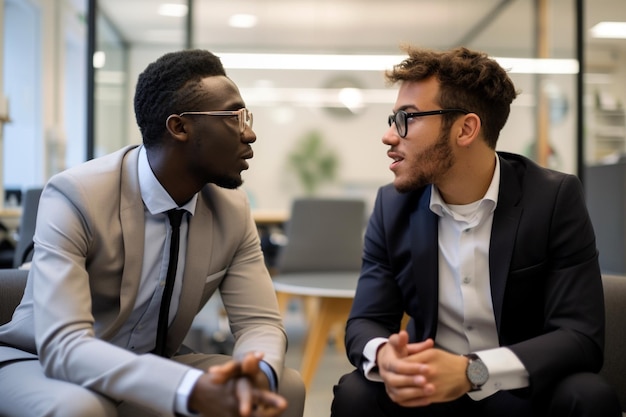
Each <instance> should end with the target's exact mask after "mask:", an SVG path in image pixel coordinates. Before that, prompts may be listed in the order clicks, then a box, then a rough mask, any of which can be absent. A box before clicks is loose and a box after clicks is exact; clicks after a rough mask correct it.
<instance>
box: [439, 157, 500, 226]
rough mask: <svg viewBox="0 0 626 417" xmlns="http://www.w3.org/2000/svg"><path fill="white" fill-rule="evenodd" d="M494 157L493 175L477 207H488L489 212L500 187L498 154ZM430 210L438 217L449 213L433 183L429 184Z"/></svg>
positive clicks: (496, 199) (493, 206) (496, 202)
mask: <svg viewBox="0 0 626 417" xmlns="http://www.w3.org/2000/svg"><path fill="white" fill-rule="evenodd" d="M494 156H495V158H496V167H495V169H494V171H493V176H492V177H491V184H489V188H488V189H487V192H486V193H485V195H484V196H483V198H482V199H480V203H479V207H485V208H487V207H488V211H489V212H493V211H494V210H495V209H496V206H497V205H498V190H499V189H500V158H499V157H498V154H495V153H494ZM429 208H430V211H432V212H433V213H435V214H436V215H438V216H439V217H443V215H444V212H447V213H450V209H449V207H448V205H447V204H446V202H445V201H443V198H442V197H441V194H440V193H439V190H438V189H437V187H436V186H435V185H434V184H433V185H431V193H430V206H429Z"/></svg>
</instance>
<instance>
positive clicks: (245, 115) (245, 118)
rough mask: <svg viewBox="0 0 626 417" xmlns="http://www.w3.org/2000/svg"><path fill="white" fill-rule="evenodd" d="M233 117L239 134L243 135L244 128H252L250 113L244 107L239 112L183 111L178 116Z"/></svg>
mask: <svg viewBox="0 0 626 417" xmlns="http://www.w3.org/2000/svg"><path fill="white" fill-rule="evenodd" d="M196 115H203V116H223V117H228V116H235V117H237V119H238V120H239V132H240V133H243V132H245V130H246V127H249V128H252V112H251V111H250V110H248V109H246V108H245V107H244V108H242V109H239V110H220V111H185V112H182V113H180V114H179V116H181V117H182V116H196Z"/></svg>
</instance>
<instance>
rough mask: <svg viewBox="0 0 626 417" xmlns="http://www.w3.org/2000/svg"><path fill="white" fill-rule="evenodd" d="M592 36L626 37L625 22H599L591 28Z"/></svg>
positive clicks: (607, 37)
mask: <svg viewBox="0 0 626 417" xmlns="http://www.w3.org/2000/svg"><path fill="white" fill-rule="evenodd" d="M591 36H593V37H594V38H606V39H626V22H600V23H598V24H597V25H595V26H594V27H592V28H591Z"/></svg>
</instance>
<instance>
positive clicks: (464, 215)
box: [363, 155, 528, 400]
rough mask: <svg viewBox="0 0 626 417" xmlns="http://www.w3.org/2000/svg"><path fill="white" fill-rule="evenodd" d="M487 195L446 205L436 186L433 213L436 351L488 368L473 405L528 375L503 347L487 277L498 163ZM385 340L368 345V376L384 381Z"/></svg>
mask: <svg viewBox="0 0 626 417" xmlns="http://www.w3.org/2000/svg"><path fill="white" fill-rule="evenodd" d="M494 157H495V158H496V167H495V170H494V175H493V177H492V181H491V184H490V186H489V189H488V190H487V193H486V194H485V196H484V197H483V198H482V199H480V200H478V201H476V202H473V203H470V204H466V205H451V204H446V202H445V201H443V199H442V197H441V195H440V193H439V191H438V190H437V188H436V187H435V186H432V193H431V199H430V210H431V211H432V212H433V213H435V214H437V215H438V216H439V218H440V219H439V223H438V233H439V304H438V305H439V313H438V314H439V317H438V320H439V321H438V325H437V336H436V339H435V346H436V347H438V348H441V349H443V350H446V351H448V352H453V353H458V354H466V353H469V352H474V353H476V354H477V355H478V356H479V357H480V358H481V359H482V361H483V362H484V363H485V365H486V366H487V368H488V369H489V380H488V381H487V382H486V383H485V384H484V385H483V387H482V389H481V390H480V391H474V392H471V393H469V394H468V395H469V396H470V397H471V398H472V399H474V400H480V399H483V398H486V397H488V396H490V395H492V394H494V393H495V392H497V391H499V390H509V389H515V388H522V387H526V386H528V372H527V371H526V369H525V368H524V365H523V364H522V363H521V361H520V360H519V359H518V358H517V356H516V355H515V354H514V353H513V352H512V351H511V350H510V349H508V348H506V347H499V341H498V333H497V329H496V323H495V316H494V312H493V304H492V299H491V286H490V281H489V279H490V275H489V243H490V236H491V226H492V223H493V212H494V210H495V208H496V205H497V203H498V190H499V186H500V160H499V159H498V157H497V155H496V156H494ZM386 341H387V339H385V338H376V339H373V340H370V341H369V342H368V343H367V345H366V346H365V349H364V355H365V357H366V359H367V360H366V361H365V363H364V366H363V368H364V371H365V375H366V377H367V378H368V379H370V380H374V381H380V380H381V378H380V375H379V374H378V371H377V369H378V368H377V367H376V363H375V362H376V352H377V350H378V348H379V346H380V345H381V344H383V343H385V342H386Z"/></svg>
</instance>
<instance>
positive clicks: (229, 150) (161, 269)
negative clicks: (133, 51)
mask: <svg viewBox="0 0 626 417" xmlns="http://www.w3.org/2000/svg"><path fill="white" fill-rule="evenodd" d="M135 113H136V117H137V123H138V125H139V127H140V129H141V133H142V137H143V146H128V147H126V148H124V149H121V150H119V151H117V152H115V153H113V154H110V155H107V156H104V157H101V158H98V159H95V160H92V161H88V162H86V163H84V164H82V165H80V166H78V167H75V168H71V169H69V170H66V171H64V172H62V173H60V174H58V175H56V176H54V177H52V179H51V180H50V181H49V183H48V184H47V185H46V187H45V189H44V191H43V193H42V195H41V200H40V204H39V215H38V218H37V226H36V232H35V237H34V240H35V254H34V257H33V261H32V266H31V270H30V275H29V279H28V284H27V287H26V291H25V295H24V298H23V300H22V302H21V304H20V306H19V307H18V308H17V310H16V312H15V314H14V316H13V319H12V321H11V322H10V323H7V324H6V325H4V326H2V327H0V415H2V416H20V417H24V416H63V417H73V416H89V417H99V416H107V417H108V416H117V415H132V416H142V415H174V414H176V415H198V414H201V415H206V416H238V415H250V416H277V415H283V416H287V415H288V416H300V415H302V410H303V407H304V385H303V384H302V381H301V379H300V377H299V375H298V374H297V372H295V371H293V370H291V369H283V366H284V355H285V351H286V344H287V340H286V334H285V331H284V328H283V325H282V321H281V317H280V314H279V311H278V307H277V303H276V297H275V293H274V291H273V286H272V282H271V278H270V276H269V274H268V271H267V269H266V267H265V263H264V260H263V254H262V252H261V249H260V243H259V238H258V234H257V230H256V226H255V223H254V221H253V219H252V217H251V214H250V207H249V203H248V200H247V199H246V196H245V194H244V193H243V192H242V191H240V190H237V187H239V186H240V185H241V184H242V178H241V171H242V170H244V169H247V168H248V163H247V162H246V160H247V159H249V158H252V156H253V152H252V148H251V146H250V144H251V143H253V142H254V141H255V140H256V135H255V134H254V132H253V131H252V114H251V113H250V112H249V111H248V110H247V109H246V108H245V103H244V101H243V99H242V98H241V96H240V93H239V90H238V88H237V86H236V85H235V84H234V83H233V82H232V81H231V80H230V79H229V78H228V77H227V76H226V74H225V71H224V68H223V67H222V64H221V62H220V60H219V58H217V57H216V56H215V55H213V54H211V53H210V52H207V51H201V50H187V51H181V52H175V53H169V54H166V55H164V56H162V57H161V58H159V59H158V60H157V61H155V62H153V63H152V64H150V65H149V66H148V67H147V68H146V70H145V71H144V72H143V73H142V74H141V75H140V76H139V80H138V83H137V89H136V93H135ZM172 209H178V210H182V211H183V216H182V222H181V225H180V245H179V255H178V262H177V266H178V268H177V270H176V271H177V272H176V275H175V280H173V281H172V280H170V281H171V282H173V283H174V284H173V289H172V290H171V291H172V295H171V297H168V296H167V295H163V294H164V288H165V287H169V286H168V285H166V283H167V281H168V280H167V279H166V275H167V269H168V261H169V258H170V255H169V253H170V252H169V249H168V247H169V243H170V240H171V236H172V234H171V232H170V221H169V220H168V215H167V213H168V211H170V210H172ZM171 257H172V258H173V259H175V258H176V256H175V255H172V256H171ZM217 289H219V291H220V294H221V297H222V300H223V302H224V306H225V308H226V311H227V313H228V317H229V321H230V326H231V330H232V332H233V335H234V337H235V346H234V351H233V357H232V358H231V357H227V356H219V355H204V354H193V353H188V354H183V351H182V348H183V346H182V342H183V339H184V337H185V335H186V334H187V332H188V330H189V328H190V326H191V323H192V321H193V318H194V316H195V315H196V313H198V312H199V311H200V310H201V309H202V307H203V306H204V305H205V303H206V302H207V301H208V300H209V298H210V297H211V295H212V294H213V293H214V292H215V291H216V290H217ZM167 300H171V301H170V308H169V312H167V311H165V312H162V313H160V306H161V304H162V303H163V302H166V301H167ZM159 316H161V317H163V318H164V321H165V324H166V326H164V327H165V328H166V329H167V330H166V332H164V331H161V330H157V327H158V321H159V320H158V317H159ZM167 324H169V326H167ZM157 334H158V335H157ZM161 338H162V339H163V344H162V345H161V346H157V340H159V339H161ZM155 352H158V354H155ZM284 410H286V411H285V412H284V413H283V411H284Z"/></svg>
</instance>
